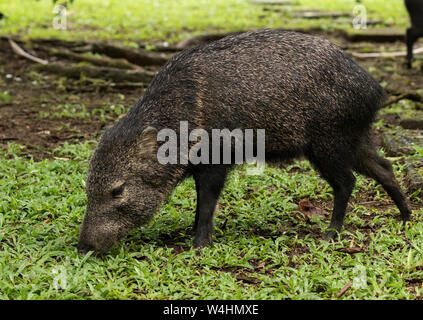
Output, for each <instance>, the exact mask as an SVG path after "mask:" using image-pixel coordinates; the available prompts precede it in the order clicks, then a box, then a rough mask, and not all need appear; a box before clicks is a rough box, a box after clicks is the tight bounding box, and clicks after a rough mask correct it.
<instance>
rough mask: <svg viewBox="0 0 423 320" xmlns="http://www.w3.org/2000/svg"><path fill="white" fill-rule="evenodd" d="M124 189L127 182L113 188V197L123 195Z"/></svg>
mask: <svg viewBox="0 0 423 320" xmlns="http://www.w3.org/2000/svg"><path fill="white" fill-rule="evenodd" d="M124 189H125V184H121V185H120V186H119V187H116V188H114V189H113V190H112V196H113V198H119V197H120V196H121V195H122V193H123V190H124Z"/></svg>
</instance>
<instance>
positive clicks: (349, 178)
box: [322, 168, 355, 240]
mask: <svg viewBox="0 0 423 320" xmlns="http://www.w3.org/2000/svg"><path fill="white" fill-rule="evenodd" d="M327 170H328V171H323V172H322V175H323V177H324V178H326V180H327V181H328V182H329V184H330V185H331V186H332V188H333V194H334V198H335V199H334V206H333V213H332V218H331V221H330V225H329V228H328V231H327V232H326V235H325V239H326V240H329V239H333V238H334V237H335V236H336V234H337V232H340V231H341V229H342V225H343V223H344V219H345V213H346V211H347V206H348V200H349V199H350V196H351V193H352V191H353V189H354V186H355V177H354V175H353V174H352V172H351V170H348V169H339V168H336V169H335V168H332V169H327Z"/></svg>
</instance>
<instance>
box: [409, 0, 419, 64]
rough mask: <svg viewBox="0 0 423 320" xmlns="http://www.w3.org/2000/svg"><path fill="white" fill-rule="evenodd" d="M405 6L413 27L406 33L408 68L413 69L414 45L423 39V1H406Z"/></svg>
mask: <svg viewBox="0 0 423 320" xmlns="http://www.w3.org/2000/svg"><path fill="white" fill-rule="evenodd" d="M405 6H406V8H407V11H408V14H409V16H410V20H411V27H410V28H408V29H407V33H406V42H407V67H408V68H409V69H411V64H412V62H413V46H414V43H415V42H416V41H417V39H418V38H420V37H423V0H405Z"/></svg>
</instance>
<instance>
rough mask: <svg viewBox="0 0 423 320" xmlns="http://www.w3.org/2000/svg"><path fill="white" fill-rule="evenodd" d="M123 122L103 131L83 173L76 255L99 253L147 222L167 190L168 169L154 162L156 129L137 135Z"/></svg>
mask: <svg viewBox="0 0 423 320" xmlns="http://www.w3.org/2000/svg"><path fill="white" fill-rule="evenodd" d="M125 125H126V126H127V125H128V124H127V123H126V122H125V121H123V122H120V123H118V124H117V125H115V126H114V127H113V128H111V129H109V130H108V131H106V133H105V134H104V135H103V137H102V139H101V140H100V143H99V145H98V147H97V149H96V151H95V152H94V154H93V156H92V158H91V161H90V166H89V170H88V176H87V181H86V193H87V196H88V204H87V210H86V214H85V218H84V222H83V224H82V225H81V228H80V235H79V241H78V251H79V252H80V253H82V254H85V253H87V252H88V251H90V250H94V251H100V252H104V251H106V250H107V249H109V248H110V247H111V246H112V245H113V244H114V243H115V242H116V241H117V240H118V239H119V238H121V237H123V236H124V235H126V234H128V233H129V232H130V231H131V230H133V229H134V228H136V227H138V226H141V225H143V224H145V223H146V222H148V221H149V220H150V219H151V218H152V216H153V215H154V213H155V211H156V210H157V208H158V206H159V204H160V202H161V201H162V200H163V198H164V197H165V191H166V190H168V189H169V188H172V187H171V186H170V187H168V185H169V184H170V185H171V183H169V181H172V179H171V178H169V176H168V175H169V174H172V173H171V172H170V171H169V170H164V166H163V165H160V163H159V162H158V161H157V156H156V155H157V130H156V129H155V128H153V127H151V126H147V127H146V128H144V129H143V130H142V132H140V133H139V132H136V129H135V128H134V127H132V128H131V127H129V128H127V127H124V126H125Z"/></svg>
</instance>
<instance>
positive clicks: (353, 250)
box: [336, 247, 363, 254]
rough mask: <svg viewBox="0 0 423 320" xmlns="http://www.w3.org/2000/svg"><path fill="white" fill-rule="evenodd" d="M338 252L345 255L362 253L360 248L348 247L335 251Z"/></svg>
mask: <svg viewBox="0 0 423 320" xmlns="http://www.w3.org/2000/svg"><path fill="white" fill-rule="evenodd" d="M336 251H338V252H345V253H349V254H354V253H359V252H362V251H363V248H360V247H348V248H341V249H338V250H336Z"/></svg>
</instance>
